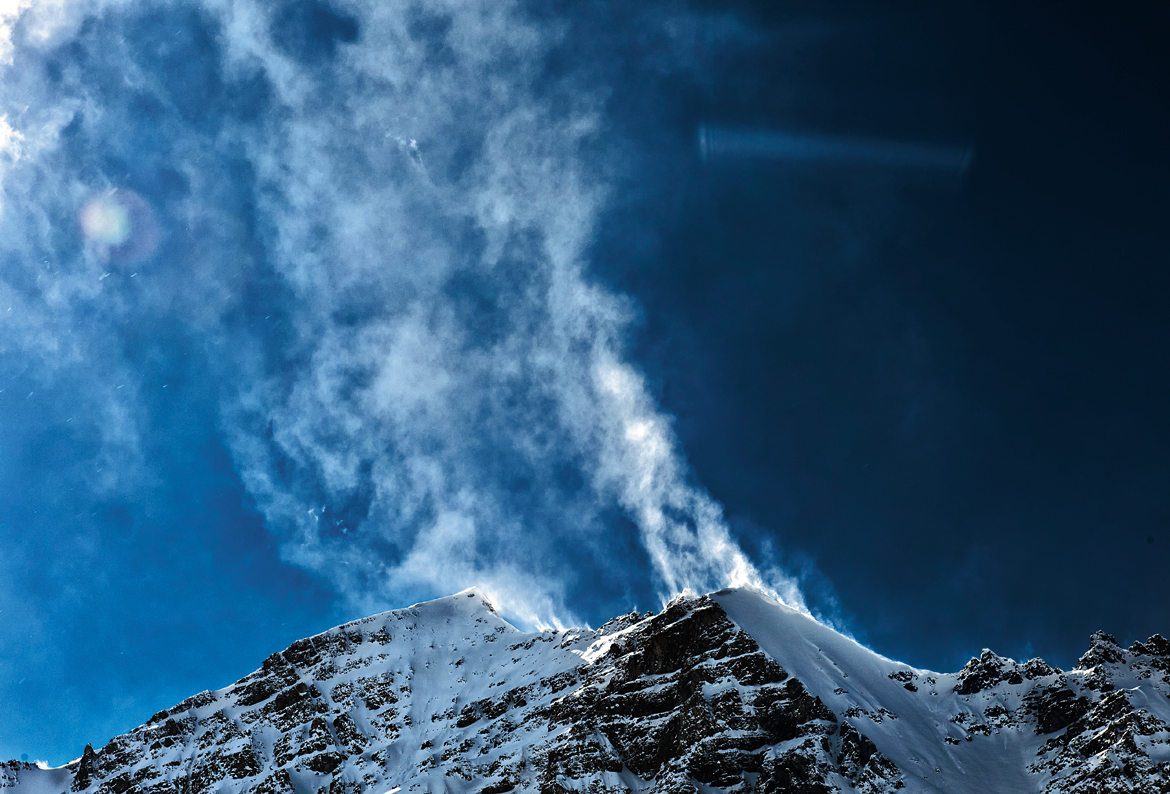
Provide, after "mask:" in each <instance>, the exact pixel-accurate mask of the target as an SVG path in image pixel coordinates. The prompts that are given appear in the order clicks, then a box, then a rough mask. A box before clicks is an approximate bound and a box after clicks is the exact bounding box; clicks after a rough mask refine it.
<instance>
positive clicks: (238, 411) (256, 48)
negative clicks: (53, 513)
mask: <svg viewBox="0 0 1170 794" xmlns="http://www.w3.org/2000/svg"><path fill="white" fill-rule="evenodd" d="M22 9H23V10H22ZM90 9H91V7H87V6H85V5H84V4H78V5H76V6H73V5H59V6H53V7H52V9H51V12H52V13H49V12H46V11H45V9H44V8H41V9H40V10H39V11H37V10H36V9H35V8H34V9H33V10H29V9H25V8H24V7H23V6H18V7H17V12H16V13H10V14H9V15H8V16H7V17H6V19H7V20H8V21H7V22H6V23H4V24H6V25H8V26H9V27H8V28H7V29H9V30H10V31H11V33H10V36H11V43H10V45H8V48H7V49H6V50H4V53H7V54H6V55H5V57H8V58H11V59H14V65H13V66H12V67H10V68H9V69H8V71H7V72H6V74H5V76H4V83H3V85H4V87H3V89H0V91H2V92H3V97H2V101H3V107H2V109H0V114H4V115H5V121H4V122H3V123H2V124H0V145H2V146H3V150H4V152H5V159H4V161H3V163H2V164H0V169H2V174H0V178H2V179H3V196H2V197H0V202H2V206H3V209H2V211H3V216H2V217H0V224H2V229H3V231H2V233H0V240H2V242H0V249H2V250H0V263H2V270H0V303H2V304H3V305H0V323H2V324H3V327H2V329H0V330H2V333H3V339H2V340H0V356H3V358H4V364H5V365H6V366H8V367H10V368H11V367H13V366H15V364H14V362H15V361H17V360H18V359H19V360H24V361H29V360H33V361H35V362H36V367H35V370H36V371H35V372H34V373H33V375H30V377H35V378H37V379H39V381H40V382H43V383H45V384H55V385H56V386H57V387H60V386H61V384H62V383H65V382H69V383H72V384H75V385H76V389H75V391H76V393H77V396H76V397H73V398H71V399H72V400H73V403H71V405H74V403H75V405H74V407H75V408H76V413H77V415H78V417H79V419H78V422H79V424H87V426H88V427H89V428H90V435H92V436H94V437H95V438H96V441H94V442H93V444H94V445H95V446H94V449H96V450H98V451H92V450H91V453H90V454H91V457H92V465H90V469H91V470H93V471H92V472H91V474H90V475H89V479H88V480H87V485H86V487H90V488H95V489H97V488H106V489H116V488H123V489H124V488H128V487H132V486H133V485H134V484H135V483H140V482H143V481H148V480H149V479H150V477H151V476H152V473H151V472H152V469H151V462H150V459H149V455H147V454H146V453H145V452H143V449H144V444H145V442H144V441H143V434H144V433H147V432H148V430H147V429H145V428H146V427H147V425H148V424H149V422H148V420H147V419H146V418H144V417H147V416H148V415H149V414H150V412H151V411H152V410H153V408H152V406H154V405H155V404H156V402H157V401H158V400H162V399H164V396H162V395H164V392H163V390H164V389H166V388H168V387H170V386H171V385H172V384H171V383H169V382H166V381H167V378H166V377H165V372H166V371H170V370H167V367H162V369H161V370H160V368H159V366H158V363H157V362H156V361H154V360H152V359H151V358H150V357H149V356H148V355H145V354H142V355H139V354H136V353H134V352H133V351H134V350H137V349H138V348H136V347H135V346H134V345H133V344H131V343H129V342H127V341H126V337H127V335H128V334H131V335H132V334H133V333H137V332H139V330H140V329H143V328H148V329H154V331H158V329H166V332H167V333H173V334H175V335H176V336H178V337H181V338H182V339H183V340H184V342H183V346H184V349H185V350H187V351H190V352H193V355H195V356H197V357H200V358H201V360H204V361H205V362H206V363H205V367H204V369H202V370H200V371H201V372H205V373H206V375H205V377H206V378H209V379H210V382H200V383H199V384H197V385H196V386H190V387H189V389H190V390H192V391H191V392H189V393H197V394H207V395H212V396H213V397H214V399H215V401H216V404H217V405H218V412H219V416H220V423H221V428H222V432H223V434H224V435H225V437H226V438H227V441H228V445H229V447H230V449H231V451H232V455H233V457H234V460H235V463H236V468H237V471H238V473H239V476H240V477H241V479H242V481H243V483H244V485H245V487H246V488H247V490H248V491H249V493H250V494H251V495H252V496H253V498H254V499H255V500H256V503H257V505H258V507H259V509H260V510H261V511H262V512H263V514H264V516H265V519H266V522H267V525H268V527H269V528H270V529H271V531H272V532H273V533H275V534H276V535H277V536H278V537H279V538H280V541H281V543H282V551H283V554H284V556H285V558H286V559H287V560H289V561H291V562H293V563H295V564H297V565H300V566H303V567H304V568H306V569H309V570H311V571H314V572H316V573H318V574H320V575H322V576H324V577H326V578H327V579H328V580H329V581H330V582H332V583H333V584H334V586H335V587H336V588H337V589H338V591H339V592H341V593H342V594H344V595H345V596H346V597H347V598H348V599H350V600H351V601H352V602H353V603H354V604H355V606H361V607H366V608H370V609H373V608H378V607H385V606H388V605H393V604H397V603H400V602H402V601H403V600H404V599H406V598H409V597H413V596H419V597H422V596H425V595H435V594H439V593H444V592H453V591H455V590H458V589H460V588H462V587H464V586H466V585H469V584H479V585H480V586H482V587H484V588H485V589H486V590H487V591H489V592H491V593H492V594H493V595H494V596H495V597H496V598H497V600H498V601H499V602H500V605H501V606H502V607H503V608H504V609H506V610H507V611H509V612H510V613H511V614H513V615H515V616H516V617H518V618H520V619H522V620H525V621H530V622H541V621H548V620H555V619H557V616H562V617H568V611H569V610H570V609H571V598H570V597H569V596H570V594H571V592H572V591H573V590H574V589H576V588H580V587H584V586H587V583H588V579H589V577H590V576H594V575H599V574H603V573H604V572H605V571H606V570H607V569H611V568H612V567H613V562H612V560H611V558H612V557H614V555H616V554H619V553H620V554H625V552H624V551H621V549H623V548H625V547H623V546H622V538H621V537H620V536H621V535H623V534H624V533H629V532H633V533H634V535H635V536H636V538H637V539H638V542H639V544H640V547H641V548H642V549H643V550H644V551H643V552H642V553H643V554H644V555H645V557H644V559H645V561H646V563H647V564H648V565H649V566H650V570H649V571H647V572H645V574H644V575H652V576H653V580H654V582H655V583H656V588H657V589H658V590H659V592H660V593H661V594H662V595H670V594H673V593H674V592H677V591H680V590H683V589H691V590H695V591H705V590H710V589H715V588H717V587H720V586H723V585H727V584H741V585H744V584H746V585H752V586H755V587H759V588H762V589H768V590H773V591H780V592H781V594H782V595H783V596H784V597H785V598H786V599H787V600H788V601H790V602H795V603H799V594H798V592H797V591H796V589H795V587H794V586H793V584H792V582H791V581H790V580H788V579H787V578H786V577H784V576H783V575H780V574H772V575H770V576H769V578H768V579H767V581H765V579H764V578H763V577H762V576H761V575H760V573H759V572H758V570H757V568H756V567H755V566H754V565H753V563H752V561H750V560H749V559H748V558H747V557H746V556H745V554H744V553H743V552H742V551H741V550H740V548H739V546H738V545H737V543H736V541H735V539H734V538H733V537H732V536H731V534H730V532H729V530H728V527H727V524H726V522H725V521H724V519H723V517H722V513H721V508H720V506H719V505H718V504H717V503H715V502H714V501H713V500H712V499H711V498H710V497H709V496H708V495H707V494H706V493H705V492H704V491H703V490H702V488H701V487H700V486H698V485H697V484H695V483H694V482H692V481H691V480H690V478H689V475H688V469H687V466H686V463H685V460H684V458H683V456H682V453H681V450H680V449H679V446H678V442H677V440H676V438H675V436H674V434H673V432H672V429H671V420H670V417H668V416H666V415H664V414H663V413H662V412H661V411H660V410H659V409H658V407H657V406H656V403H655V400H654V398H653V396H652V394H651V393H650V391H649V390H648V388H647V386H646V384H645V383H644V381H643V379H642V377H641V376H640V375H639V372H638V370H637V368H636V366H635V365H633V364H632V363H631V362H630V361H629V360H627V358H626V355H625V353H624V351H623V338H624V336H625V333H626V327H627V324H628V322H629V320H630V317H631V315H632V311H633V309H632V307H631V306H630V305H629V303H628V301H627V299H625V298H624V297H623V296H621V295H617V294H614V293H613V292H611V291H609V290H607V289H606V288H605V287H604V286H603V285H601V284H600V283H598V282H597V281H595V280H594V279H592V278H591V277H590V275H589V262H588V257H589V251H590V245H591V243H592V241H593V239H594V236H595V234H596V232H597V226H598V223H599V219H600V216H601V213H602V212H603V210H604V208H605V206H606V202H607V200H608V191H609V190H610V186H609V184H608V183H607V179H606V176H605V175H606V174H611V173H613V171H614V170H615V169H618V168H620V167H621V163H620V162H616V163H615V162H613V160H612V158H613V155H614V152H616V151H620V147H614V146H606V147H602V146H599V145H598V143H599V141H601V140H602V139H604V137H605V136H606V134H607V122H606V118H605V100H606V95H607V94H606V86H605V85H603V84H597V83H594V82H590V81H589V80H586V79H585V78H584V77H583V76H582V75H580V74H576V73H574V72H573V70H571V69H570V70H564V69H557V68H555V67H554V66H553V65H552V64H554V62H555V57H554V56H555V55H556V53H557V52H558V50H559V48H562V47H564V46H565V44H566V37H567V36H569V35H570V29H569V26H568V25H567V24H566V23H564V22H563V21H550V20H543V21H542V20H539V19H537V18H536V17H534V16H533V15H531V14H529V13H527V12H526V11H525V9H524V8H523V7H521V6H520V5H518V4H515V3H509V2H470V3H467V2H427V3H417V4H387V3H382V2H349V3H344V4H340V3H339V4H337V5H336V6H328V5H325V4H323V3H318V2H301V3H294V4H285V5H281V6H275V7H274V6H272V5H271V4H268V3H259V2H248V1H247V0H235V1H234V2H227V1H226V0H224V1H222V2H212V3H205V4H202V5H200V6H188V5H184V4H181V3H143V4H135V5H115V4H110V5H107V6H103V7H100V8H98V9H97V10H90ZM50 19H51V21H52V24H50V22H49V21H47V20H50ZM658 21H659V22H662V23H665V22H667V21H670V20H667V19H666V17H664V16H663V17H661V18H660V19H659V20H658ZM0 29H5V28H3V26H2V25H0ZM603 152H604V154H603ZM9 306H11V307H12V309H11V311H5V310H6V309H8V307H9ZM154 331H152V332H154ZM144 333H145V332H144ZM167 366H169V367H171V368H172V369H173V368H174V366H177V365H171V364H168V365H167ZM184 371H185V370H184ZM160 372H163V373H164V374H160ZM188 382H189V380H188ZM166 399H170V398H169V397H166ZM190 399H195V398H194V397H192V398H190ZM71 410H72V409H71ZM87 437H88V436H87ZM146 446H149V444H146ZM99 469H100V470H102V471H104V472H106V474H105V479H103V478H102V476H101V475H100V474H99V473H98V472H97V470H99ZM114 472H116V473H117V474H116V475H115V474H114ZM631 527H632V529H631ZM631 564H632V565H633V566H634V567H636V566H637V564H638V561H637V560H633V561H630V560H623V562H622V567H623V569H624V570H627V571H628V570H629V566H630V565H631Z"/></svg>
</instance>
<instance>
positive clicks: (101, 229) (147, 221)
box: [78, 190, 158, 262]
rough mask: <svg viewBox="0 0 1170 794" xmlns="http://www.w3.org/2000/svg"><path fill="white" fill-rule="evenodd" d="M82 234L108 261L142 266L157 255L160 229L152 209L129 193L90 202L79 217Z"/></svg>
mask: <svg viewBox="0 0 1170 794" xmlns="http://www.w3.org/2000/svg"><path fill="white" fill-rule="evenodd" d="M78 221H79V222H80V224H81V232H82V234H84V235H85V239H86V240H87V241H88V242H89V243H90V244H91V245H92V246H94V248H96V249H97V251H98V253H100V254H101V256H102V258H104V259H115V260H118V261H122V262H139V261H141V260H143V259H145V258H146V257H148V256H150V255H151V254H152V253H154V249H155V246H156V245H157V243H158V226H157V224H156V222H155V220H154V213H153V212H151V210H150V207H149V206H148V205H147V204H146V202H145V201H143V200H142V199H141V198H139V196H138V194H137V193H133V192H131V191H129V190H111V191H107V192H105V193H101V194H98V195H96V196H93V197H92V198H90V200H89V201H87V202H86V203H85V205H84V206H83V207H82V208H81V211H80V212H79V213H78Z"/></svg>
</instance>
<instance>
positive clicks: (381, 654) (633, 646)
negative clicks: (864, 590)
mask: <svg viewBox="0 0 1170 794" xmlns="http://www.w3.org/2000/svg"><path fill="white" fill-rule="evenodd" d="M1168 651H1170V643H1168V642H1167V641H1166V640H1165V639H1163V638H1161V637H1153V638H1151V639H1150V640H1148V641H1146V642H1145V643H1135V644H1134V646H1133V647H1131V648H1130V649H1129V650H1128V651H1124V652H1123V651H1122V649H1121V648H1120V647H1119V646H1117V644H1116V641H1114V640H1113V638H1111V637H1109V636H1108V635H1104V634H1098V635H1094V637H1093V639H1092V644H1091V647H1090V650H1089V652H1088V653H1087V654H1086V655H1085V657H1084V659H1082V663H1083V666H1082V665H1078V668H1077V669H1074V670H1072V671H1070V672H1068V673H1064V672H1062V671H1060V670H1058V669H1054V668H1052V667H1050V666H1048V665H1047V664H1045V663H1044V662H1043V661H1041V660H1038V659H1033V660H1032V661H1029V662H1025V663H1017V662H1015V661H1013V660H1011V659H1006V658H1003V657H1000V656H997V655H996V654H994V653H992V652H991V651H984V652H983V653H982V654H981V655H980V656H979V657H978V658H976V659H972V660H971V662H969V663H968V664H967V665H966V666H965V667H964V668H963V669H962V670H961V671H959V672H958V673H953V674H939V673H932V672H930V671H928V670H919V669H915V668H911V667H908V666H906V665H903V664H900V663H898V662H896V661H893V660H891V659H887V658H885V657H882V656H880V655H878V654H876V653H873V652H872V651H870V650H868V649H866V648H864V647H863V646H861V645H859V644H858V643H856V642H855V641H853V640H851V639H849V638H847V637H844V636H842V635H841V634H839V633H837V632H835V631H833V630H832V629H830V628H827V627H825V626H823V625H821V624H819V623H817V622H816V621H814V620H812V619H811V618H809V617H808V616H807V615H804V614H801V613H799V612H797V611H795V610H792V609H789V608H788V607H786V606H784V605H782V604H778V603H776V602H775V601H772V600H771V599H769V598H767V597H765V596H763V595H760V594H759V593H756V592H753V591H750V590H724V591H720V592H718V593H715V594H713V595H711V596H700V597H687V598H679V599H675V600H674V601H672V602H671V603H670V604H668V605H667V606H666V607H665V608H664V609H663V610H662V612H660V613H658V614H652V613H646V614H644V615H643V614H638V613H630V614H628V615H622V616H619V617H616V618H614V619H613V620H611V621H609V622H608V623H606V624H605V625H603V626H602V627H600V628H599V629H596V630H588V629H578V630H569V631H552V630H548V631H542V632H524V631H520V630H519V629H517V628H515V627H514V626H512V625H510V624H509V623H508V622H507V621H505V620H503V619H502V618H501V617H500V616H499V614H498V613H496V611H495V610H494V609H493V608H492V606H491V604H490V602H489V601H488V600H487V599H486V598H485V597H484V596H483V594H482V593H481V592H479V591H478V590H466V591H464V592H462V593H457V594H455V595H453V596H448V597H446V598H440V599H436V600H434V601H428V602H425V603H421V604H415V605H414V606H411V607H407V608H406V609H399V610H393V611H390V612H384V613H382V614H380V615H374V616H371V617H369V618H364V619H362V620H358V621H354V622H352V623H347V624H345V625H343V626H338V627H336V628H334V629H330V630H329V631H326V632H322V633H321V634H318V635H315V636H313V637H308V638H305V639H303V640H298V641H297V642H294V643H293V644H292V645H290V646H289V647H288V648H286V649H285V650H284V651H282V652H279V653H275V654H273V655H272V656H270V657H269V658H268V659H266V660H265V661H264V663H263V665H262V666H261V668H260V669H259V670H257V671H256V672H254V673H252V674H251V675H248V676H246V677H245V678H243V679H241V680H240V681H237V682H236V683H235V684H233V685H231V686H229V687H225V688H224V689H221V690H218V691H215V692H202V693H200V694H198V695H195V696H193V697H191V698H188V699H187V700H185V701H183V702H182V703H180V704H178V705H176V706H175V707H173V708H170V709H166V710H164V711H161V712H159V713H158V714H155V715H154V716H153V717H151V718H150V720H148V721H147V723H146V724H144V725H142V726H141V727H139V728H137V729H135V730H134V731H131V732H129V733H127V734H124V735H122V736H119V737H116V738H115V739H113V740H111V741H110V742H109V743H108V744H107V745H106V746H105V747H103V748H101V749H99V750H94V749H93V748H92V747H88V746H87V747H86V749H85V752H84V753H83V755H82V757H81V758H79V759H78V760H76V761H74V762H72V763H71V764H69V765H67V766H65V767H62V768H61V769H56V770H43V769H38V768H35V767H32V766H30V765H28V764H20V763H18V762H12V763H9V764H4V765H0V789H12V791H11V792H10V794H42V792H43V793H44V794H64V793H65V792H66V791H69V792H77V794H83V793H84V794H127V792H131V793H132V794H138V792H141V793H142V794H202V792H215V794H221V793H223V794H226V793H227V792H245V791H246V792H258V793H259V794H318V793H320V794H357V792H372V794H385V793H386V792H397V791H401V792H403V794H406V792H452V793H453V794H454V793H456V792H457V793H458V794H502V793H503V792H506V791H512V790H524V789H530V790H535V791H540V792H556V794H566V792H571V791H582V792H584V791H588V792H590V793H591V794H603V792H623V791H637V792H654V793H655V794H657V793H659V792H661V793H662V794H666V793H667V792H671V793H672V794H673V793H677V794H700V793H701V794H716V792H727V794H749V792H752V793H753V794H754V793H755V792H758V793H759V794H782V793H784V792H794V791H799V792H810V793H811V792H815V793H816V794H828V793H829V792H865V793H866V794H878V792H893V791H897V790H901V791H906V792H947V794H966V793H967V792H970V793H971V794H975V792H979V794H984V793H985V792H991V791H994V792H999V791H1004V792H1006V791H1012V792H1017V791H1018V792H1037V793H1039V792H1046V793H1050V794H1058V793H1061V792H1070V793H1071V792H1085V793H1086V794H1088V792H1093V794H1096V793H1097V792H1108V791H1118V792H1120V791H1126V792H1129V791H1150V792H1164V791H1167V790H1170V727H1168V725H1167V722H1168V720H1170V653H1167V652H1168Z"/></svg>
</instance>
